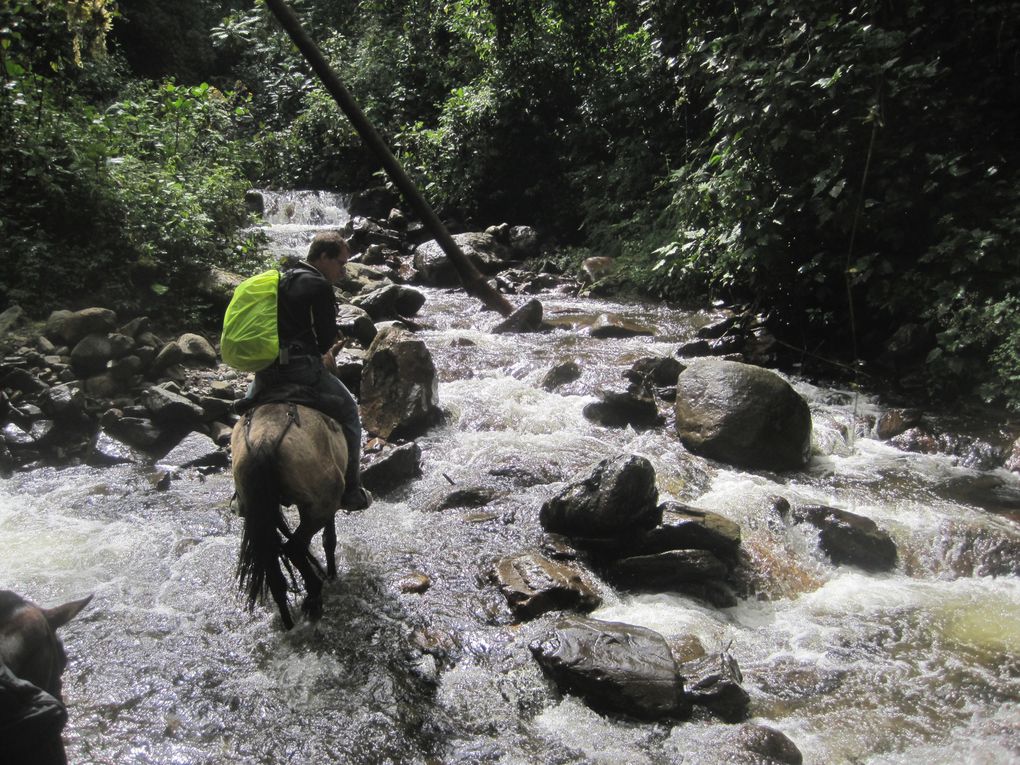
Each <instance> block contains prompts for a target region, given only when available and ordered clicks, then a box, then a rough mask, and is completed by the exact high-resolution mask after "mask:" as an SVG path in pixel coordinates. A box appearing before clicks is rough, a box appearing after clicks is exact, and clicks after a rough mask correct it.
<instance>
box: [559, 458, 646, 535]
mask: <svg viewBox="0 0 1020 765" xmlns="http://www.w3.org/2000/svg"><path fill="white" fill-rule="evenodd" d="M658 496H659V490H658V489H657V488H656V486H655V468H653V467H652V463H650V462H649V461H648V460H647V459H645V458H644V457H639V456H637V455H634V454H625V455H619V456H616V457H611V458H606V459H604V460H602V461H601V462H599V463H598V465H596V466H595V469H594V470H593V471H592V472H591V473H590V474H589V475H587V476H584V477H583V478H581V479H579V480H575V481H573V482H572V483H571V484H570V485H568V486H567V487H566V488H565V489H564V490H563V491H561V492H560V493H559V494H557V495H556V496H555V497H553V498H551V499H549V500H547V501H546V502H545V504H543V505H542V509H541V511H540V513H539V519H540V521H541V523H542V527H543V528H544V529H545V530H546V531H549V532H552V533H554V534H564V535H566V536H571V537H610V538H615V537H619V536H624V535H627V534H631V533H633V532H634V531H635V530H636V529H641V528H652V527H654V526H656V525H657V524H658V523H659V521H660V520H661V519H662V512H661V511H660V509H659V507H658V505H657V504H656V503H657V500H658Z"/></svg>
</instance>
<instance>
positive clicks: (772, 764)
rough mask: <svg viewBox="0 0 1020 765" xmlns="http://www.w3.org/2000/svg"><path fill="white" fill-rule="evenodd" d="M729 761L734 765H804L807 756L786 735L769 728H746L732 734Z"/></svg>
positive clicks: (757, 726) (752, 725) (748, 725)
mask: <svg viewBox="0 0 1020 765" xmlns="http://www.w3.org/2000/svg"><path fill="white" fill-rule="evenodd" d="M724 746H725V747H726V749H727V751H726V753H725V758H726V762H727V763H732V765H802V764H803V762H804V756H803V755H802V754H801V752H800V749H798V748H797V745H796V744H794V743H793V741H791V740H790V739H789V738H788V737H787V736H786V735H785V734H783V733H781V732H779V731H778V730H776V729H775V728H770V727H768V726H766V725H755V724H747V725H742V726H740V728H738V729H737V730H736V731H733V732H731V733H728V734H727V735H726V740H725V742H724Z"/></svg>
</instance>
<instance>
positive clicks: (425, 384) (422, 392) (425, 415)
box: [361, 326, 442, 440]
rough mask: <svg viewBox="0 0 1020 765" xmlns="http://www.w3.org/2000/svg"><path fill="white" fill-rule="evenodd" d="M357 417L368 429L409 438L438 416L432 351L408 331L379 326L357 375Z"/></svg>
mask: <svg viewBox="0 0 1020 765" xmlns="http://www.w3.org/2000/svg"><path fill="white" fill-rule="evenodd" d="M361 418H362V424H363V425H364V427H365V430H367V431H368V432H369V433H374V434H375V435H377V436H379V437H381V438H384V439H387V440H394V439H397V438H414V437H415V436H417V435H420V434H422V433H424V432H425V431H426V430H427V429H428V428H429V427H430V426H432V425H434V424H435V423H436V422H438V421H439V420H440V419H441V418H442V410H440V408H439V381H438V377H437V375H436V366H435V364H434V363H433V361H432V354H431V353H429V349H428V348H427V347H426V346H425V343H424V342H422V341H421V340H419V339H418V338H416V337H415V336H414V335H412V334H411V333H410V332H408V331H407V330H404V329H401V328H399V327H396V326H389V327H383V328H382V329H381V330H380V331H379V334H377V335H376V337H375V340H373V341H372V345H371V346H369V348H368V359H367V360H366V362H365V369H364V372H363V373H362V376H361Z"/></svg>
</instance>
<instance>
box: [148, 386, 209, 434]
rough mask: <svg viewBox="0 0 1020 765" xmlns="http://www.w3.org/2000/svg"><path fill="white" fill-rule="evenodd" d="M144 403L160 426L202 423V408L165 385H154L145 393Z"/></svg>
mask: <svg viewBox="0 0 1020 765" xmlns="http://www.w3.org/2000/svg"><path fill="white" fill-rule="evenodd" d="M142 400H143V402H144V403H145V406H146V407H147V408H148V410H149V411H150V412H151V413H152V419H153V421H154V422H156V423H158V424H161V425H163V424H165V425H185V426H186V425H189V424H195V423H198V422H201V421H202V417H203V415H204V413H203V412H202V407H200V406H198V405H197V404H195V403H193V402H192V401H191V400H190V399H188V398H186V397H185V396H182V395H181V394H179V393H175V392H174V391H172V390H170V389H169V388H167V387H165V386H163V385H154V386H153V387H151V388H149V389H148V390H146V391H145V393H144V395H143V397H142Z"/></svg>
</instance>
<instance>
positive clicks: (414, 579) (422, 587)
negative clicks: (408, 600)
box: [397, 571, 432, 595]
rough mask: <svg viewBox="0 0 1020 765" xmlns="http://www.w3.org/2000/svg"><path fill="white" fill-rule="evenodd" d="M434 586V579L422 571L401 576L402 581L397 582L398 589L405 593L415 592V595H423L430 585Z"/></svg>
mask: <svg viewBox="0 0 1020 765" xmlns="http://www.w3.org/2000/svg"><path fill="white" fill-rule="evenodd" d="M431 586H432V580H431V579H430V578H429V577H428V575H426V574H423V573H422V572H420V571H414V572H412V573H410V574H407V575H406V576H404V577H401V579H400V581H399V582H397V589H398V590H400V591H401V592H404V593H413V594H415V595H421V594H422V593H425V592H427V591H428V589H429V587H431Z"/></svg>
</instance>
